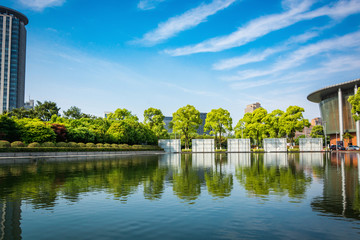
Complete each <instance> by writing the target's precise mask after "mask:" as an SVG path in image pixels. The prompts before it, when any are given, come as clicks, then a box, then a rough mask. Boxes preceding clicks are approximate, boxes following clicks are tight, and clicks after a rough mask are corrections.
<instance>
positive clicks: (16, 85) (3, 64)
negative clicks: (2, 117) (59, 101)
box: [0, 6, 29, 114]
mask: <svg viewBox="0 0 360 240" xmlns="http://www.w3.org/2000/svg"><path fill="white" fill-rule="evenodd" d="M28 22H29V20H28V19H27V17H26V16H25V15H24V14H22V13H20V12H18V11H16V10H13V9H10V8H7V7H3V6H0V114H1V113H3V112H4V111H11V110H12V109H14V108H20V107H23V106H24V95H25V59H26V29H25V25H26V24H28Z"/></svg>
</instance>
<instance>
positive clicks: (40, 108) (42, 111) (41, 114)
mask: <svg viewBox="0 0 360 240" xmlns="http://www.w3.org/2000/svg"><path fill="white" fill-rule="evenodd" d="M59 110H60V108H59V107H57V105H56V103H54V102H51V101H45V102H44V103H42V102H40V101H37V104H36V106H35V112H36V116H37V117H38V118H40V119H41V120H43V121H50V119H51V116H53V115H56V116H59Z"/></svg>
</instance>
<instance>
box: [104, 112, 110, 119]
mask: <svg viewBox="0 0 360 240" xmlns="http://www.w3.org/2000/svg"><path fill="white" fill-rule="evenodd" d="M110 113H112V112H104V118H107V117H108V116H109V114H110Z"/></svg>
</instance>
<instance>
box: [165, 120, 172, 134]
mask: <svg viewBox="0 0 360 240" xmlns="http://www.w3.org/2000/svg"><path fill="white" fill-rule="evenodd" d="M172 120H173V118H172V117H164V123H165V129H166V130H167V131H168V133H172V129H171V128H170V127H169V124H170V122H171V121H172Z"/></svg>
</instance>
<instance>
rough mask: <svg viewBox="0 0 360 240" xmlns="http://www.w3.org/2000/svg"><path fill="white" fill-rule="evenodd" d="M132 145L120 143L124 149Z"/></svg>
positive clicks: (120, 146)
mask: <svg viewBox="0 0 360 240" xmlns="http://www.w3.org/2000/svg"><path fill="white" fill-rule="evenodd" d="M129 147H130V146H129V145H127V144H119V148H124V149H127V148H129Z"/></svg>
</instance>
